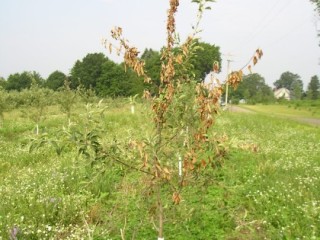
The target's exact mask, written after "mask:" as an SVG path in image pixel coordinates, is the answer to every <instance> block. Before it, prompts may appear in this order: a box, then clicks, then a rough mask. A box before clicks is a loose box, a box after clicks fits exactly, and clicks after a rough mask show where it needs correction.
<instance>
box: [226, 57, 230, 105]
mask: <svg viewBox="0 0 320 240" xmlns="http://www.w3.org/2000/svg"><path fill="white" fill-rule="evenodd" d="M227 61H228V65H227V79H226V96H225V104H226V108H227V106H228V92H229V83H228V80H229V75H230V62H231V60H230V59H227Z"/></svg>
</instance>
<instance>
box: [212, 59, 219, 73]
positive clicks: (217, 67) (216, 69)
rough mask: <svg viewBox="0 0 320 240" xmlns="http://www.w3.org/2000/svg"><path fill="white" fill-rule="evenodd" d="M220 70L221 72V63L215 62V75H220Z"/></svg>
mask: <svg viewBox="0 0 320 240" xmlns="http://www.w3.org/2000/svg"><path fill="white" fill-rule="evenodd" d="M219 70H220V66H219V62H217V61H215V62H214V63H213V71H214V72H215V73H219Z"/></svg>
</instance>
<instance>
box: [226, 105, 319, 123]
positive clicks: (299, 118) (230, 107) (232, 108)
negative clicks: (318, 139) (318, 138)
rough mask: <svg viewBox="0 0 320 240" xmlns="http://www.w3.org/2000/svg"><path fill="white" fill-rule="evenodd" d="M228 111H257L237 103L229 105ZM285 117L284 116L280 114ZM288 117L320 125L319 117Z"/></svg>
mask: <svg viewBox="0 0 320 240" xmlns="http://www.w3.org/2000/svg"><path fill="white" fill-rule="evenodd" d="M228 111H230V112H241V113H255V111H252V110H250V109H246V108H242V107H239V106H235V105H231V106H230V105H229V106H228ZM279 117H281V118H283V117H282V116H279ZM286 118H288V119H292V120H295V121H298V122H301V123H308V124H310V125H313V126H318V127H319V126H320V119H319V118H304V117H286Z"/></svg>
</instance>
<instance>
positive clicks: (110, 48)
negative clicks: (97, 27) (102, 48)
mask: <svg viewBox="0 0 320 240" xmlns="http://www.w3.org/2000/svg"><path fill="white" fill-rule="evenodd" d="M109 53H110V54H111V53H112V44H111V43H109Z"/></svg>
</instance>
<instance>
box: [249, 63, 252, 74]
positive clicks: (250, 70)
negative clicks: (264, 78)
mask: <svg viewBox="0 0 320 240" xmlns="http://www.w3.org/2000/svg"><path fill="white" fill-rule="evenodd" d="M248 70H249V72H250V73H251V74H252V69H251V65H249V66H248Z"/></svg>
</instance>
